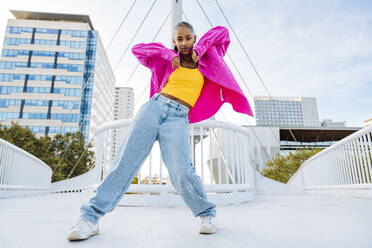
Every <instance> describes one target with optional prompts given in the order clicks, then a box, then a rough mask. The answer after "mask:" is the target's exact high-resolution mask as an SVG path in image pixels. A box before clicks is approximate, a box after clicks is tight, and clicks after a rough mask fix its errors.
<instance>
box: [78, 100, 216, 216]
mask: <svg viewBox="0 0 372 248" xmlns="http://www.w3.org/2000/svg"><path fill="white" fill-rule="evenodd" d="M188 111H189V109H188V108H187V107H186V106H185V105H183V104H180V103H178V102H176V101H174V100H172V99H169V98H167V97H165V96H162V95H160V94H159V93H157V94H154V95H153V96H152V98H151V99H149V100H148V101H147V102H146V103H145V104H144V105H142V106H141V108H140V109H139V111H138V113H137V114H136V116H135V118H134V120H133V122H132V123H131V125H130V126H129V129H128V132H127V134H126V137H125V139H124V141H123V143H122V145H121V147H120V149H119V151H118V152H117V154H116V156H115V158H114V159H113V161H112V163H113V164H111V165H110V168H114V169H113V170H112V171H111V172H110V173H109V174H108V175H107V177H106V178H105V179H104V180H103V181H102V182H101V184H100V185H99V186H98V187H97V191H96V194H95V196H94V197H92V198H91V199H90V200H89V203H88V204H86V203H84V204H82V206H81V208H80V210H81V216H82V217H84V218H86V219H87V220H89V221H91V222H98V220H99V219H100V218H101V217H102V216H103V215H104V214H106V213H108V212H111V211H113V210H114V208H115V207H116V206H117V204H118V203H119V201H120V199H121V198H122V197H123V195H124V194H125V192H126V190H127V189H128V187H129V186H130V184H131V182H132V181H133V178H134V176H135V175H136V173H137V171H138V170H139V168H140V167H141V165H142V164H143V163H144V161H145V160H146V158H147V156H148V155H149V153H150V151H151V149H152V146H153V144H154V143H155V141H156V140H158V142H159V145H160V151H161V156H162V159H163V161H164V164H165V166H166V167H167V169H168V173H169V176H170V179H171V182H172V184H173V186H174V187H175V189H176V190H177V192H178V193H179V194H180V195H181V196H182V198H183V200H184V201H185V203H186V205H187V206H188V207H189V208H190V209H191V211H192V214H193V216H195V217H196V216H207V215H211V216H216V210H215V208H216V205H215V204H213V203H211V202H209V201H208V200H207V194H206V192H205V189H204V185H203V184H202V182H201V179H200V177H199V176H198V175H196V173H195V167H194V164H193V161H192V158H191V154H190V143H189V141H190V138H189V120H188ZM111 166H112V167H111Z"/></svg>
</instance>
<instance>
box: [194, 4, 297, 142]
mask: <svg viewBox="0 0 372 248" xmlns="http://www.w3.org/2000/svg"><path fill="white" fill-rule="evenodd" d="M196 1H197V2H198V3H199V0H196ZM215 2H216V4H217V6H218V8H219V9H220V11H221V13H222V15H223V16H224V18H225V20H226V22H227V24H228V25H229V27H230V29H231V30H232V31H233V34H234V36H235V38H236V39H237V41H238V43H239V45H240V47H241V48H242V49H243V52H244V54H245V56H246V58H247V59H248V61H249V63H250V64H251V66H252V68H253V70H254V72H255V73H256V75H257V77H258V79H259V80H260V82H261V84H262V85H263V87H264V88H265V90H266V92H267V94H268V95H269V97H270V99H273V97H272V96H271V94H270V92H269V89H268V88H267V87H266V84H265V82H264V80H263V79H262V77H261V75H260V74H259V73H258V70H257V69H256V67H255V66H254V64H253V62H252V60H251V58H250V57H249V55H248V53H247V51H246V50H245V48H244V46H243V44H242V43H241V41H240V39H239V37H238V35H237V34H236V33H235V30H234V28H233V27H232V25H231V24H230V22H229V20H228V18H227V16H226V14H225V12H224V11H223V9H222V8H221V6H220V4H219V3H218V0H215ZM199 6H201V5H200V3H199ZM274 102H275V101H274ZM275 104H276V106H277V107H278V103H277V102H275ZM278 109H279V108H278ZM279 112H280V111H279ZM288 130H289V132H290V133H291V135H292V138H293V139H294V141H295V142H297V139H296V137H295V136H294V134H293V133H292V130H291V129H290V128H289V127H288Z"/></svg>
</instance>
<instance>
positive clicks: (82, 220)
mask: <svg viewBox="0 0 372 248" xmlns="http://www.w3.org/2000/svg"><path fill="white" fill-rule="evenodd" d="M83 223H86V224H88V226H91V224H90V223H89V221H87V220H85V219H83V218H81V219H80V220H79V221H78V223H76V224H75V225H73V226H72V227H71V230H72V229H74V228H75V227H79V228H81V227H83Z"/></svg>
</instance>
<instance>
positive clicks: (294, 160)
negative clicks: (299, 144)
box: [262, 148, 322, 183]
mask: <svg viewBox="0 0 372 248" xmlns="http://www.w3.org/2000/svg"><path fill="white" fill-rule="evenodd" d="M320 151H322V149H320V148H315V149H309V148H308V149H297V150H296V151H295V152H290V153H289V154H287V155H286V156H283V155H280V154H279V153H278V154H277V155H276V156H275V157H274V159H273V160H270V161H267V162H266V165H267V167H266V168H265V169H263V170H262V175H263V176H265V177H268V178H271V179H274V180H276V181H280V182H282V183H287V182H288V180H289V179H290V178H291V177H292V176H293V174H294V173H296V171H297V170H298V168H300V166H301V165H302V164H303V163H304V162H305V160H307V159H308V158H310V157H312V156H314V155H315V154H317V153H318V152H320Z"/></svg>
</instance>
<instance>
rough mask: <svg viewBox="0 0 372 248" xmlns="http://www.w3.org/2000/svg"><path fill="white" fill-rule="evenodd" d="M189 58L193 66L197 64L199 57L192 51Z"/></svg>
mask: <svg viewBox="0 0 372 248" xmlns="http://www.w3.org/2000/svg"><path fill="white" fill-rule="evenodd" d="M191 58H192V60H193V61H194V63H195V64H196V63H197V62H198V60H199V57H198V54H197V53H196V51H195V50H193V51H192V55H191Z"/></svg>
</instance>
